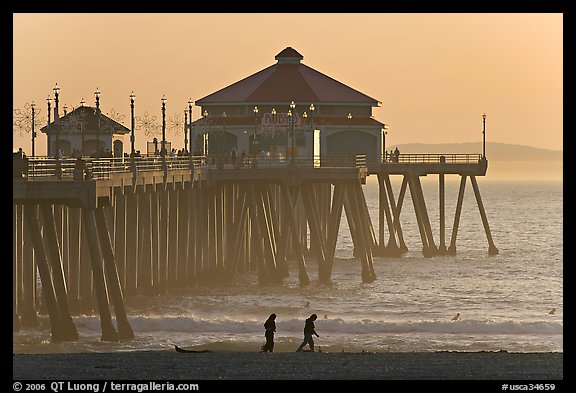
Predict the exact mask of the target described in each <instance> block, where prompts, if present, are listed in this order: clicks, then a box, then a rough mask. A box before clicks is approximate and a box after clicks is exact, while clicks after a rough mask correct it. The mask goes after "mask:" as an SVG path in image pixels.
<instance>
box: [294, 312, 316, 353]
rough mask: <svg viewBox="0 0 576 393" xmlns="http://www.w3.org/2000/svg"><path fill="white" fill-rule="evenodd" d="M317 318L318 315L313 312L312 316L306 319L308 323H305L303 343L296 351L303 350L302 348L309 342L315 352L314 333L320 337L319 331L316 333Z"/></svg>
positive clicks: (311, 349)
mask: <svg viewBox="0 0 576 393" xmlns="http://www.w3.org/2000/svg"><path fill="white" fill-rule="evenodd" d="M317 318H318V316H317V315H316V314H312V315H310V318H307V319H306V323H305V324H304V341H302V344H300V346H299V347H298V349H297V350H296V352H302V348H304V346H305V345H306V344H309V345H310V351H311V352H314V339H313V338H312V335H313V334H315V335H316V337H320V336H319V335H318V333H316V327H315V326H314V321H315V320H316V319H317Z"/></svg>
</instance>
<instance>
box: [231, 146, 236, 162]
mask: <svg viewBox="0 0 576 393" xmlns="http://www.w3.org/2000/svg"><path fill="white" fill-rule="evenodd" d="M236 154H237V153H236V147H234V146H232V150H230V158H231V159H232V165H234V167H236Z"/></svg>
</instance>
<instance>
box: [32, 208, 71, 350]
mask: <svg viewBox="0 0 576 393" xmlns="http://www.w3.org/2000/svg"><path fill="white" fill-rule="evenodd" d="M40 211H41V212H42V218H43V222H44V242H45V246H46V248H47V249H48V255H49V261H50V265H51V268H52V269H51V272H52V282H53V285H54V293H55V294H56V302H57V303H58V311H59V323H60V324H61V325H62V333H63V334H64V337H65V338H64V339H65V340H66V341H75V340H78V331H77V330H76V326H75V325H74V322H73V321H72V316H71V315H70V308H69V306H68V294H67V292H66V282H65V281H64V269H63V267H62V258H61V255H60V244H59V242H58V236H57V233H56V223H55V222H54V218H55V217H54V214H53V211H52V206H51V205H48V204H42V205H40Z"/></svg>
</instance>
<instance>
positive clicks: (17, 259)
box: [12, 204, 24, 332]
mask: <svg viewBox="0 0 576 393" xmlns="http://www.w3.org/2000/svg"><path fill="white" fill-rule="evenodd" d="M23 230H24V228H23V220H22V205H16V204H13V205H12V234H13V235H12V332H19V331H20V315H19V314H18V313H19V312H20V311H21V307H22V265H23V259H24V258H23V255H22V254H23V251H24V250H23V246H24V236H23Z"/></svg>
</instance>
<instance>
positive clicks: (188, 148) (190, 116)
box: [184, 98, 192, 155]
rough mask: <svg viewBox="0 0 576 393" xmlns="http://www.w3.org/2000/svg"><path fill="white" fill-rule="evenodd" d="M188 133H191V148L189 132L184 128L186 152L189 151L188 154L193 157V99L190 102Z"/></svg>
mask: <svg viewBox="0 0 576 393" xmlns="http://www.w3.org/2000/svg"><path fill="white" fill-rule="evenodd" d="M188 119H189V120H188V128H187V129H188V131H189V132H190V146H188V132H186V128H184V151H186V150H188V153H190V155H192V98H190V99H189V100H188Z"/></svg>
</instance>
